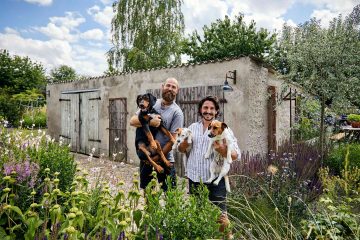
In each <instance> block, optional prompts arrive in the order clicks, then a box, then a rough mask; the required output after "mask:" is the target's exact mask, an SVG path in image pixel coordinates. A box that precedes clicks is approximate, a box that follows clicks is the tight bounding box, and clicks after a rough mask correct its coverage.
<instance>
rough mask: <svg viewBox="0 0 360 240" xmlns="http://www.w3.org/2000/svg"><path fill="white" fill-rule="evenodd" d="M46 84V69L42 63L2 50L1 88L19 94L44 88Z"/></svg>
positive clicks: (0, 67)
mask: <svg viewBox="0 0 360 240" xmlns="http://www.w3.org/2000/svg"><path fill="white" fill-rule="evenodd" d="M45 85H46V80H45V69H44V67H43V66H42V65H41V64H39V63H35V62H32V61H31V60H30V58H28V57H20V56H16V55H15V56H11V55H10V54H9V52H8V51H7V50H0V88H2V89H7V92H8V93H9V94H17V93H20V92H23V91H25V90H28V89H29V90H30V89H34V88H35V89H39V90H43V89H44V88H45Z"/></svg>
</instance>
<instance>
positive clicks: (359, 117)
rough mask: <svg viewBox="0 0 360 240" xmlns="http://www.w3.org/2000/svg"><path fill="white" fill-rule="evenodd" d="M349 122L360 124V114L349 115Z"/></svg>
mask: <svg viewBox="0 0 360 240" xmlns="http://www.w3.org/2000/svg"><path fill="white" fill-rule="evenodd" d="M347 120H348V121H353V122H360V115H359V114H349V115H348V116H347Z"/></svg>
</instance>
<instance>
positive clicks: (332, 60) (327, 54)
mask: <svg viewBox="0 0 360 240" xmlns="http://www.w3.org/2000/svg"><path fill="white" fill-rule="evenodd" d="M357 26H358V24H356V21H354V20H350V18H347V20H345V21H343V19H342V17H341V15H340V16H339V17H337V18H334V19H333V21H332V22H331V23H330V26H329V27H328V28H327V29H326V28H322V27H321V24H320V22H319V21H317V20H316V19H311V20H310V21H308V22H305V23H304V24H302V25H300V26H298V27H296V28H291V27H286V28H285V30H284V31H283V41H284V42H283V44H284V46H285V49H286V51H287V52H286V54H287V61H288V66H289V73H288V74H287V75H286V77H287V78H289V79H290V80H291V81H294V82H297V83H299V84H300V85H301V86H302V87H303V88H304V89H305V90H306V91H308V92H310V93H312V94H314V95H316V96H318V98H319V100H320V103H321V117H320V147H321V151H322V152H323V144H324V141H325V135H324V117H325V114H324V113H325V107H326V102H336V101H337V102H344V101H348V100H351V99H352V100H354V99H356V98H359V94H358V91H359V90H360V89H359V79H358V75H356V73H358V72H359V70H360V69H359V68H360V39H359V31H358V29H357ZM355 89H357V92H355V91H354V90H355Z"/></svg>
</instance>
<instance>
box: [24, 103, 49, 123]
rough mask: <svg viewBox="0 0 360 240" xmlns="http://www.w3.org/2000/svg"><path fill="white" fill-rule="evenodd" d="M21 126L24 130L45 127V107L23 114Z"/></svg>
mask: <svg viewBox="0 0 360 240" xmlns="http://www.w3.org/2000/svg"><path fill="white" fill-rule="evenodd" d="M22 126H23V127H25V128H33V127H37V128H44V127H46V107H43V108H41V109H36V110H32V111H27V112H25V113H24V115H23V119H22Z"/></svg>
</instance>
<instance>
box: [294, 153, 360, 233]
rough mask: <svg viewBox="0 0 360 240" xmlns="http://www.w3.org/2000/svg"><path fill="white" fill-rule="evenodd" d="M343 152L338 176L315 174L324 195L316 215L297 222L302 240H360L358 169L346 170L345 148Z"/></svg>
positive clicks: (347, 160)
mask: <svg viewBox="0 0 360 240" xmlns="http://www.w3.org/2000/svg"><path fill="white" fill-rule="evenodd" d="M346 152H347V153H346V156H345V161H344V162H345V165H344V168H343V170H342V171H341V175H340V176H330V175H329V169H328V168H323V169H320V171H319V175H320V178H321V182H322V184H323V186H324V193H323V197H321V198H320V200H319V202H318V203H316V204H315V207H316V208H317V212H316V213H315V214H314V215H313V216H312V218H310V219H307V220H303V221H302V222H301V223H302V232H303V236H304V237H306V239H360V208H359V206H360V194H359V193H360V181H359V180H360V168H357V167H355V168H350V167H349V163H350V162H351V160H350V158H349V147H348V148H347V151H346Z"/></svg>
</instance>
